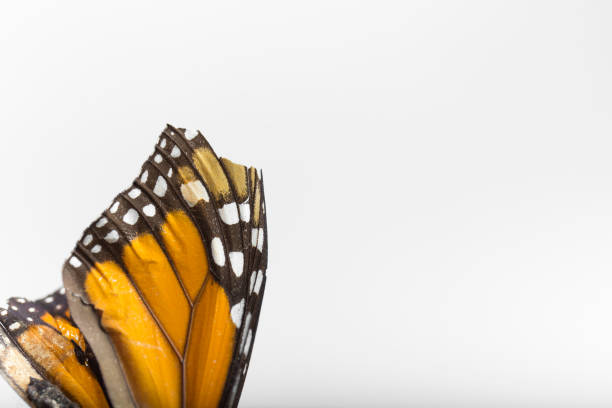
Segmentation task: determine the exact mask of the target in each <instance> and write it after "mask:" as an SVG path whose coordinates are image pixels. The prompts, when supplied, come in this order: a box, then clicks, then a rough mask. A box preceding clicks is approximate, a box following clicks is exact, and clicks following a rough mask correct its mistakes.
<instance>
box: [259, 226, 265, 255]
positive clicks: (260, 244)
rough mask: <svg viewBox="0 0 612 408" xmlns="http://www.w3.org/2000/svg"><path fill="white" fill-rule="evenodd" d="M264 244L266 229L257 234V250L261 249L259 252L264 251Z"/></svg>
mask: <svg viewBox="0 0 612 408" xmlns="http://www.w3.org/2000/svg"><path fill="white" fill-rule="evenodd" d="M263 244H264V229H263V228H260V229H259V231H258V232H257V249H259V251H262V250H263Z"/></svg>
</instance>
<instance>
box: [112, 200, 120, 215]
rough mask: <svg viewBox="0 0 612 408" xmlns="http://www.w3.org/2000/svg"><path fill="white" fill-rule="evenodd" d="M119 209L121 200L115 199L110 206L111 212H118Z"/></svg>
mask: <svg viewBox="0 0 612 408" xmlns="http://www.w3.org/2000/svg"><path fill="white" fill-rule="evenodd" d="M118 209H119V201H115V203H114V204H113V206H112V207H111V208H110V212H111V214H114V213H116V212H117V210H118Z"/></svg>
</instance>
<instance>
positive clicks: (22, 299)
mask: <svg viewBox="0 0 612 408" xmlns="http://www.w3.org/2000/svg"><path fill="white" fill-rule="evenodd" d="M15 301H16V302H17V303H25V302H26V301H25V299H24V298H17V299H15Z"/></svg>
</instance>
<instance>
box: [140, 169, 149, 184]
mask: <svg viewBox="0 0 612 408" xmlns="http://www.w3.org/2000/svg"><path fill="white" fill-rule="evenodd" d="M148 179H149V170H145V171H144V173H142V176H140V182H141V183H143V184H144V183H146V182H147V180H148Z"/></svg>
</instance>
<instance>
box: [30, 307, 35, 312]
mask: <svg viewBox="0 0 612 408" xmlns="http://www.w3.org/2000/svg"><path fill="white" fill-rule="evenodd" d="M35 311H36V308H33V307H31V308H29V309H28V312H30V313H34V312H35Z"/></svg>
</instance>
